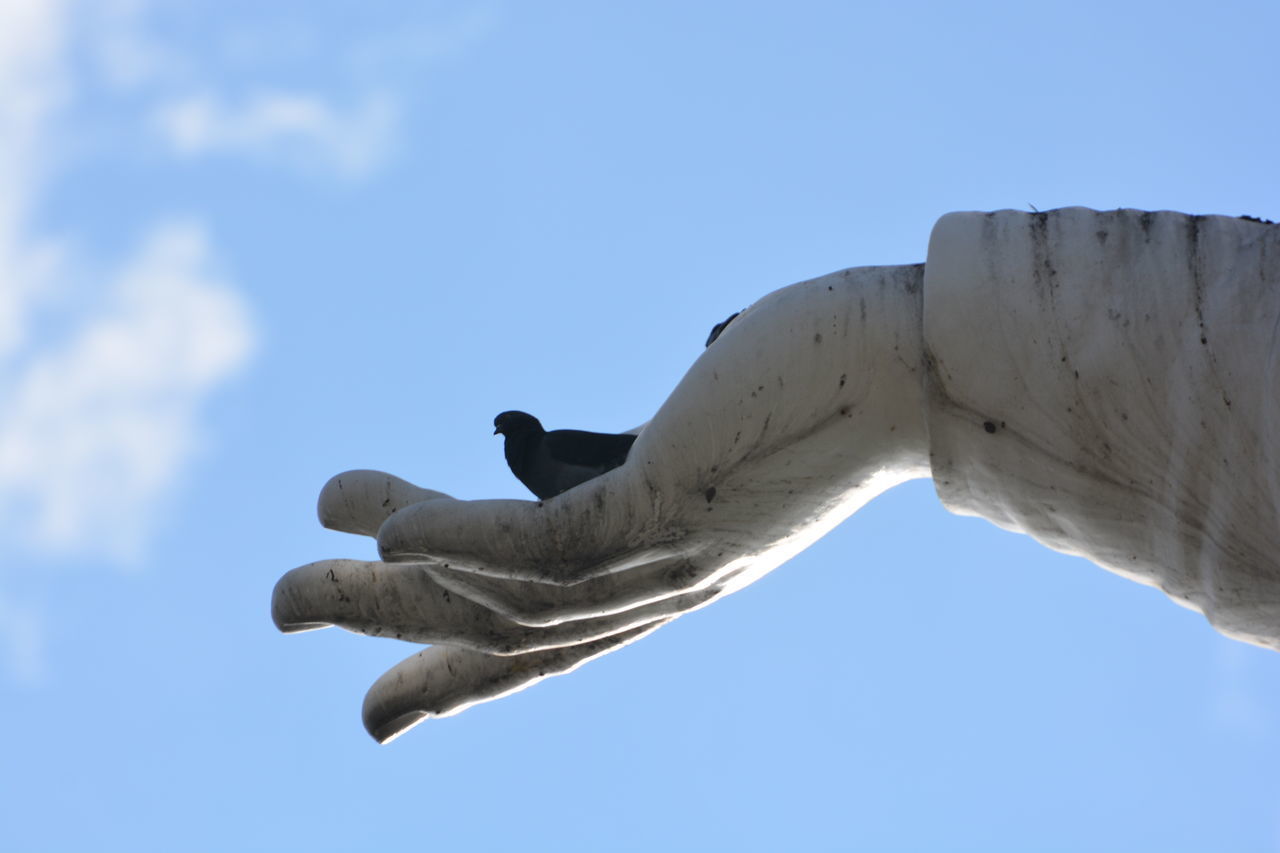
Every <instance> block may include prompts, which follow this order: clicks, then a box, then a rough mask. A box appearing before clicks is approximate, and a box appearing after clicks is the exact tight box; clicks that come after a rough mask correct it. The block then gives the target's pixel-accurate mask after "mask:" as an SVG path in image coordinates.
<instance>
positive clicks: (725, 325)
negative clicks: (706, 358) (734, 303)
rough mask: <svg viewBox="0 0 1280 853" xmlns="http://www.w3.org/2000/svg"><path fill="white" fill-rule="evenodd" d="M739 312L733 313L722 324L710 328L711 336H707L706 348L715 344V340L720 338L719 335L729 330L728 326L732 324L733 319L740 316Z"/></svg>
mask: <svg viewBox="0 0 1280 853" xmlns="http://www.w3.org/2000/svg"><path fill="white" fill-rule="evenodd" d="M741 313H742V312H741V311H734V312H733V313H732V314H730V315H729V316H728V317H726V318H725V319H724V321H723V322H720V323H716V324H715V325H714V326H712V327H711V334H709V335H707V346H711V345H712V344H714V343H715V342H716V338H718V337H720V333H721V332H723V331H724V330H725V329H727V328H729V324H730V323H732V322H733V318H734V317H737V316H738V315H739V314H741Z"/></svg>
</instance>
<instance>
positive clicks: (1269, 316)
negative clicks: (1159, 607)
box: [272, 209, 1280, 742]
mask: <svg viewBox="0 0 1280 853" xmlns="http://www.w3.org/2000/svg"><path fill="white" fill-rule="evenodd" d="M922 297H924V298H922ZM1278 454H1280V227H1276V226H1272V225H1269V224H1265V223H1260V222H1256V221H1244V220H1240V219H1235V218H1229V217H1193V216H1186V215H1184V214H1178V213H1169V212H1162V213H1144V212H1141V211H1127V210H1120V211H1109V212H1098V211H1091V210H1083V209H1065V210H1060V211H1051V212H1048V213H1040V214H1027V213H1020V212H1015V211H1002V212H999V213H992V214H982V213H962V214H950V215H948V216H946V217H944V218H943V219H942V220H941V221H940V222H939V223H938V225H937V226H936V227H935V229H934V233H933V236H932V238H931V241H930V245H929V252H928V263H927V266H923V267H922V266H919V265H917V266H903V267H866V268H857V269H852V270H846V271H844V272H841V273H836V274H833V275H830V276H826V277H823V278H820V279H815V280H813V281H809V282H804V283H801V284H798V285H794V286H792V287H789V288H784V289H782V290H779V291H777V292H775V293H773V294H770V295H768V296H766V297H765V298H764V299H762V300H760V302H758V303H756V304H755V305H753V306H751V307H750V308H749V309H748V310H747V311H745V312H743V313H742V315H740V316H739V317H738V318H737V319H736V320H735V321H734V322H733V323H732V324H731V325H730V326H729V327H728V328H727V329H726V331H725V332H724V334H722V335H721V337H720V338H719V340H717V341H716V343H715V344H714V345H713V346H711V347H710V348H709V349H708V350H707V351H706V352H705V353H704V354H703V355H702V357H701V358H699V359H698V361H697V362H695V363H694V365H693V366H692V367H691V368H690V370H689V373H688V374H687V375H686V376H685V378H684V379H683V380H682V381H681V383H680V385H679V386H678V387H677V388H676V389H675V391H674V392H673V393H672V395H671V397H670V398H669V399H668V400H667V402H666V403H665V404H664V405H663V407H662V408H661V409H660V410H659V411H658V412H657V414H656V415H655V416H654V418H653V420H652V421H650V423H649V424H647V425H646V426H645V428H644V429H643V430H642V432H641V434H640V437H639V438H638V440H637V442H636V444H635V446H634V448H633V450H632V453H631V456H630V458H629V459H628V461H627V464H626V465H624V466H622V467H621V468H618V469H616V470H614V471H611V472H609V473H608V474H606V475H604V476H603V477H600V478H597V479H595V480H592V481H590V482H587V483H584V484H582V485H581V486H579V487H577V488H575V489H572V490H570V491H569V492H566V493H565V494H563V495H560V496H559V497H557V498H554V499H552V500H548V501H544V502H537V503H535V502H527V501H457V500H454V499H452V498H450V497H448V496H447V495H443V494H441V493H439V492H432V491H429V490H425V489H419V488H417V487H416V486H412V485H410V484H408V483H405V482H404V481H402V480H399V479H397V478H395V477H392V476H391V475H388V474H382V473H378V472H369V471H357V472H348V473H347V474H343V475H339V476H338V477H335V478H334V479H333V480H331V481H330V483H329V484H328V485H326V487H325V489H324V491H323V493H322V495H321V500H320V515H321V519H322V521H323V522H324V523H325V524H326V525H328V526H330V527H334V528H337V529H340V530H345V531H348V532H351V533H357V534H362V535H366V536H372V537H375V538H376V539H377V542H378V547H379V551H380V556H381V560H378V561H372V562H360V561H354V560H327V561H322V562H319V563H314V564H311V565H309V566H303V567H301V568H299V569H295V570H294V571H292V572H290V573H288V574H286V575H285V576H284V577H283V578H282V579H281V580H280V582H279V583H278V584H277V586H276V590H275V595H274V597H273V602H272V608H273V616H274V618H275V621H276V624H277V625H278V626H279V627H280V628H281V630H284V631H297V630H308V629H311V628H317V627H324V626H328V625H338V626H341V627H344V628H347V629H350V630H353V631H358V632H361V633H365V634H372V635H381V636H393V637H399V638H400V639H404V640H410V641H413V642H418V643H430V644H432V645H430V647H429V648H427V649H425V650H423V651H420V652H418V653H417V654H415V655H413V656H412V657H410V658H408V659H406V660H405V661H403V662H402V663H400V664H399V665H397V666H396V667H394V668H393V669H392V670H390V671H389V672H388V673H386V674H385V675H384V676H382V678H380V679H379V680H378V681H377V682H376V683H375V684H374V685H373V687H372V688H371V689H370V691H369V693H368V695H367V697H366V700H365V707H364V721H365V725H366V727H367V728H368V730H369V731H370V733H371V734H372V735H373V736H374V737H375V738H377V739H378V740H380V741H384V742H385V741H387V740H390V739H391V738H393V737H395V736H397V735H398V734H400V733H402V732H404V731H406V730H407V729H408V728H410V727H411V726H413V725H414V724H416V723H417V722H420V721H421V720H423V719H426V718H427V717H430V716H444V715H447V714H452V713H457V712H458V711H460V710H462V709H464V708H466V707H468V706H470V705H472V704H475V703H477V702H483V701H487V700H489V699H493V698H497V697H499V696H502V695H505V694H507V693H510V692H513V691H515V690H519V689H522V688H523V687H526V686H528V685H530V684H533V683H534V682H536V681H538V680H540V679H542V678H544V677H547V676H550V675H555V674H559V673H563V672H567V671H569V670H571V669H573V668H575V667H577V666H579V665H581V664H582V663H584V662H585V661H588V660H590V659H592V658H594V657H598V656H600V655H602V654H605V653H607V652H609V651H612V650H614V649H617V648H620V647H621V646H623V645H625V644H627V643H629V642H633V641H634V640H636V639H638V638H640V637H642V636H644V635H645V634H647V633H649V632H651V631H653V630H655V629H656V628H658V627H660V626H661V625H663V624H665V622H667V621H669V620H671V619H673V618H675V617H677V616H679V615H681V614H683V613H686V612H688V611H690V610H693V609H695V608H698V607H702V606H705V605H706V604H708V603H709V602H711V601H714V600H715V599H716V598H718V597H720V596H723V595H726V594H728V593H731V592H733V591H734V590H736V589H740V588H741V587H743V586H745V585H746V584H749V583H751V582H752V581H754V580H755V579H757V578H759V577H760V576H762V575H763V574H764V573H766V572H768V571H770V570H771V569H773V568H775V567H776V566H778V565H779V564H781V563H782V562H784V561H785V560H787V559H788V558H790V557H791V556H792V555H794V554H795V553H797V552H798V551H800V550H801V549H803V548H804V547H806V546H807V545H808V544H810V543H811V542H813V541H814V540H816V539H817V538H818V537H820V536H822V535H823V534H825V533H826V532H827V531H828V530H830V529H831V528H832V527H833V526H834V525H836V524H837V523H839V521H841V520H842V519H844V518H845V517H847V516H848V515H849V514H851V513H853V512H854V511H856V510H857V509H858V508H859V507H861V506H862V505H864V504H865V503H866V502H867V501H868V500H870V499H871V498H873V497H874V496H875V495H877V494H879V493H881V492H883V491H884V490H886V489H888V488H890V487H892V486H893V485H895V484H897V483H900V482H903V481H905V480H907V479H911V478H915V477H923V476H929V475H930V474H931V475H932V476H933V478H934V483H935V486H936V488H937V489H938V493H939V496H940V497H941V498H942V500H943V502H944V504H945V505H946V506H947V507H948V508H949V509H951V510H952V511H955V512H959V513H963V514H971V515H979V516H982V517H985V518H988V519H990V520H991V521H993V522H995V523H996V524H999V525H1001V526H1004V527H1007V528H1009V529H1011V530H1016V531H1019V532H1024V533H1028V534H1030V535H1032V536H1034V537H1036V538H1037V539H1038V540H1040V541H1041V542H1043V543H1044V544H1046V545H1048V546H1049V547H1051V548H1055V549H1057V550H1062V551H1067V552H1070V553H1075V554H1081V555H1084V556H1086V557H1089V558H1090V559H1092V560H1093V561H1094V562H1096V563H1098V564H1099V565H1101V566H1103V567H1106V568H1108V569H1111V570H1113V571H1116V572H1118V573H1121V574H1123V575H1125V576H1126V577H1129V578H1132V579H1134V580H1137V581H1139V582H1141V583H1146V584H1150V585H1153V586H1158V587H1159V588H1160V589H1161V590H1162V591H1164V592H1165V593H1166V594H1168V595H1169V596H1170V597H1171V598H1172V599H1173V600H1174V601H1176V602H1178V603H1180V604H1183V605H1185V606H1188V607H1192V608H1194V609H1197V610H1200V611H1201V612H1203V613H1204V614H1205V615H1206V616H1207V617H1208V618H1209V619H1210V621H1211V622H1212V623H1213V624H1214V626H1215V627H1216V628H1218V629H1219V630H1220V631H1223V632H1224V633H1227V634H1229V635H1231V636H1234V637H1238V638H1240V639H1244V640H1247V641H1249V642H1253V643H1257V644H1260V645H1265V646H1270V647H1280V459H1278V458H1277V455H1278Z"/></svg>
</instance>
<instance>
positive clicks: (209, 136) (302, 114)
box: [154, 90, 397, 179]
mask: <svg viewBox="0 0 1280 853" xmlns="http://www.w3.org/2000/svg"><path fill="white" fill-rule="evenodd" d="M154 124H155V127H156V128H157V129H158V130H159V131H160V132H161V134H162V135H163V136H164V138H165V139H166V140H168V142H169V143H170V144H171V145H172V146H173V149H174V150H175V151H176V152H178V153H179V154H181V155H185V156H195V155H201V154H213V153H231V154H243V155H248V156H250V157H254V158H257V159H260V160H263V161H266V162H269V163H271V164H273V165H302V166H304V167H306V168H310V169H312V170H322V171H332V172H334V173H336V174H338V175H339V176H341V177H344V178H351V179H358V178H363V177H365V176H367V175H368V174H370V173H371V172H373V171H374V170H375V169H376V168H377V167H378V166H380V165H382V163H383V162H384V161H385V160H386V158H387V156H388V154H389V153H390V152H391V150H392V142H393V139H394V136H395V131H396V125H397V110H396V108H395V104H394V101H393V99H392V98H391V97H390V96H389V95H387V94H385V93H380V94H372V95H366V96H365V97H364V98H363V99H361V100H360V101H359V102H358V103H356V104H354V105H352V106H349V107H347V108H339V107H336V106H334V105H333V104H331V103H329V102H327V101H326V100H325V99H323V98H321V97H318V96H316V95H310V94H302V93H297V92H282V91H267V90H264V91H258V92H256V93H254V94H252V95H250V96H249V97H248V98H246V99H245V100H244V101H243V102H242V103H239V104H234V105H232V104H228V103H226V102H224V101H223V100H222V99H220V98H218V97H216V96H213V95H210V94H199V95H191V96H188V97H185V98H182V99H180V100H176V101H173V102H171V103H168V104H166V105H164V106H162V107H161V108H160V109H158V110H157V111H156V113H155V117H154Z"/></svg>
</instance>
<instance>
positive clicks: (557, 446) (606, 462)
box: [543, 429, 636, 469]
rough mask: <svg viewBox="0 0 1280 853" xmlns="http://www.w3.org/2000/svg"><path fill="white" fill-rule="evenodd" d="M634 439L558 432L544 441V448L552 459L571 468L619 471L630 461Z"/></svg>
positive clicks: (569, 431)
mask: <svg viewBox="0 0 1280 853" xmlns="http://www.w3.org/2000/svg"><path fill="white" fill-rule="evenodd" d="M635 441H636V437H635V436H634V435H611V434H608V433H601V432H583V431H582V430H576V429H558V430H554V431H552V432H549V433H547V434H546V435H545V436H544V437H543V446H544V447H545V448H546V450H547V453H548V454H549V455H550V456H551V458H552V459H555V460H556V461H557V462H564V463H566V464H569V465H582V466H586V467H591V468H596V467H604V468H606V469H608V468H616V467H617V466H619V465H621V464H622V463H623V462H625V461H626V460H627V453H628V452H629V451H630V450H631V445H633V444H635Z"/></svg>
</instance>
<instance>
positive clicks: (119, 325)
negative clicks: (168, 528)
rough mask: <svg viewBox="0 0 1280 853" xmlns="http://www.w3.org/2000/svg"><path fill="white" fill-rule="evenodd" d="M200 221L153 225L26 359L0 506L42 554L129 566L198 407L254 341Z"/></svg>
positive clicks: (0, 432)
mask: <svg viewBox="0 0 1280 853" xmlns="http://www.w3.org/2000/svg"><path fill="white" fill-rule="evenodd" d="M249 329H250V325H249V321H248V313H247V310H246V308H245V305H244V303H243V301H242V299H241V298H240V296H239V295H238V294H237V293H236V291H235V290H234V289H233V288H232V287H231V286H230V285H229V284H228V283H227V282H226V281H224V280H222V279H221V278H219V277H218V276H217V274H216V273H215V271H214V268H213V266H212V260H211V258H210V250H209V246H208V240H207V238H206V236H205V234H204V232H203V230H202V229H201V227H200V226H198V225H194V224H166V225H161V226H158V227H156V228H155V229H153V231H152V232H151V234H150V235H149V236H148V237H147V238H146V240H145V241H144V243H143V245H142V247H141V249H140V250H139V251H138V253H137V254H136V256H135V257H134V259H133V260H132V261H131V262H130V263H129V264H128V265H127V266H126V268H125V269H124V270H122V271H121V272H119V273H118V274H116V275H115V276H114V277H113V279H112V280H111V281H110V282H108V283H107V284H106V294H105V298H104V299H102V306H101V307H100V308H98V309H97V310H96V311H95V312H94V313H93V314H92V315H91V316H88V317H85V318H84V319H83V320H82V322H81V324H80V328H79V329H78V330H77V331H76V332H75V333H74V334H73V335H72V336H71V337H70V338H69V339H67V340H65V341H62V342H60V343H58V344H57V345H54V346H50V347H48V348H41V349H40V350H38V351H37V352H36V353H35V354H33V355H32V356H31V357H30V358H28V359H27V360H26V361H25V364H24V365H23V368H22V370H21V371H20V373H18V375H16V376H10V377H9V380H10V390H9V392H8V393H7V394H6V395H5V398H6V399H5V406H4V409H3V412H2V413H0V507H3V517H4V518H5V519H6V521H7V526H8V527H9V530H8V531H7V532H8V533H9V534H10V535H13V534H16V533H17V531H23V534H24V537H25V538H26V539H27V541H28V544H30V545H34V546H36V547H38V548H39V549H40V550H41V551H42V552H45V553H76V552H81V551H89V550H94V551H99V552H105V553H106V554H108V555H111V556H115V557H116V558H118V559H123V560H130V559H133V558H135V557H136V556H137V555H138V554H139V552H140V548H141V545H142V544H143V542H144V541H145V535H146V534H147V533H148V532H149V531H148V528H149V521H150V519H152V518H153V517H154V515H155V512H154V509H155V507H156V506H157V504H158V501H159V499H160V498H161V497H162V496H163V495H164V494H165V493H167V492H168V491H169V489H170V488H171V487H172V486H173V484H174V481H175V479H176V476H177V474H178V473H179V472H180V471H181V470H182V468H183V465H184V463H185V462H186V461H187V459H188V458H189V457H190V455H191V452H192V450H193V449H194V448H195V445H196V441H197V437H198V435H199V413H200V408H201V405H202V404H203V402H204V400H205V399H206V397H207V396H208V395H209V393H210V392H211V391H213V390H214V389H215V388H216V387H217V386H218V385H219V384H221V383H222V381H223V380H225V379H226V377H227V376H228V375H230V374H231V373H232V372H233V371H234V370H236V369H237V368H239V367H240V366H242V365H243V364H244V362H245V359H246V357H247V356H248V354H249V352H250V348H251V344H252V339H251V334H250V331H249Z"/></svg>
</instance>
